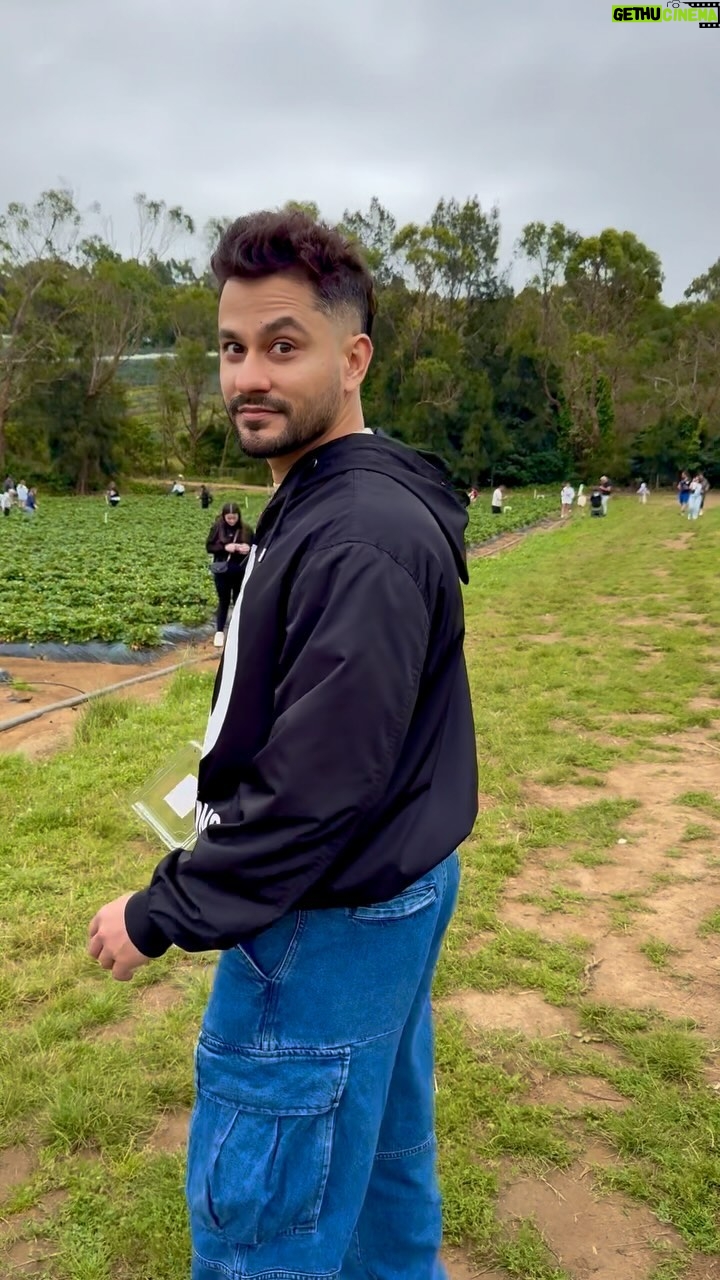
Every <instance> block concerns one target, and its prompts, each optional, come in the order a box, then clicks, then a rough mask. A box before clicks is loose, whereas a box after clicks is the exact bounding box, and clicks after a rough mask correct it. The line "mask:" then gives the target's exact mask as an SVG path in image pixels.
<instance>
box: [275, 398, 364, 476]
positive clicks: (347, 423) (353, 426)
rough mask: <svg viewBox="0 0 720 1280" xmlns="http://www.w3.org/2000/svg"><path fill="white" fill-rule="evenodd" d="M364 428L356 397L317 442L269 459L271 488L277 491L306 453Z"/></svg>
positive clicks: (314, 441)
mask: <svg viewBox="0 0 720 1280" xmlns="http://www.w3.org/2000/svg"><path fill="white" fill-rule="evenodd" d="M364 428H365V420H364V418H363V411H362V405H361V403H360V399H359V397H358V399H357V401H356V402H355V403H354V404H351V405H348V406H347V407H346V409H344V411H343V412H342V413H341V414H340V417H339V418H338V419H337V420H336V422H334V423H333V425H332V427H330V429H329V430H328V431H326V432H325V434H324V435H322V436H320V437H319V438H318V439H317V440H311V441H309V443H308V444H306V445H303V446H302V448H300V449H296V450H295V452H294V453H285V454H283V456H282V457H281V458H269V459H268V462H269V464H270V472H271V475H272V481H273V488H275V489H277V487H278V485H281V484H282V482H283V480H284V479H285V477H286V475H287V474H288V472H289V471H291V470H292V468H293V467H294V466H295V463H296V462H298V461H299V460H300V458H304V457H305V454H306V453H311V452H312V450H313V449H319V448H320V446H321V445H324V444H329V443H330V441H331V440H340V439H341V438H342V436H354V435H357V434H358V432H360V431H363V430H364Z"/></svg>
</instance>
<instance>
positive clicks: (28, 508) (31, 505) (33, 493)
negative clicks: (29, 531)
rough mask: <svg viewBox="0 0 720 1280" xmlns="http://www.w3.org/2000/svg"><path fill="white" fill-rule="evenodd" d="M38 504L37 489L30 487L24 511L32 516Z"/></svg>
mask: <svg viewBox="0 0 720 1280" xmlns="http://www.w3.org/2000/svg"><path fill="white" fill-rule="evenodd" d="M18 496H19V495H18ZM37 506H38V503H37V489H28V492H27V497H26V498H25V504H24V506H23V511H24V512H25V515H26V516H30V517H32V516H34V515H35V512H36V511H37Z"/></svg>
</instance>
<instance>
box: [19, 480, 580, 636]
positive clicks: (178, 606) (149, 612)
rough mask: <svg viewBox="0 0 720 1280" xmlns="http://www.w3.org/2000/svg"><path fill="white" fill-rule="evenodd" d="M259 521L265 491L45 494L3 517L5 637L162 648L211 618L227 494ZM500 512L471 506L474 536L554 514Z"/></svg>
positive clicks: (529, 498) (518, 495)
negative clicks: (208, 547)
mask: <svg viewBox="0 0 720 1280" xmlns="http://www.w3.org/2000/svg"><path fill="white" fill-rule="evenodd" d="M238 496H239V497H240V501H241V503H242V505H243V507H244V509H245V515H246V519H247V520H249V522H250V523H251V524H253V525H254V524H255V523H256V521H257V519H258V516H259V514H260V512H261V510H262V508H263V506H264V504H265V501H266V498H265V497H264V495H262V494H249V495H247V496H245V495H238V494H237V493H236V494H226V495H222V494H216V495H215V502H214V504H213V507H212V508H211V510H210V511H209V512H207V511H202V510H201V509H200V506H199V504H198V502H197V499H196V498H195V497H194V495H191V494H187V495H186V496H185V497H184V498H181V499H175V498H170V497H168V496H166V495H162V496H160V495H158V496H154V495H152V496H150V495H148V496H128V497H124V498H123V500H122V502H121V505H120V506H119V507H118V508H117V509H116V510H114V511H111V510H108V508H107V507H106V505H105V502H104V501H103V500H102V499H100V498H44V497H41V502H40V509H39V511H38V512H37V515H36V516H35V518H34V519H32V520H27V519H25V517H24V516H23V515H22V514H21V513H20V512H18V511H13V512H12V514H11V515H10V516H9V517H8V518H3V519H2V520H0V643H8V642H11V643H17V642H29V643H34V644H38V643H41V642H45V641H55V642H60V643H68V644H73V643H74V644H78V643H85V642H88V641H93V640H96V641H97V640H99V641H107V642H124V643H126V644H129V645H132V646H134V647H136V648H145V647H150V646H152V645H156V644H157V643H158V642H159V640H160V628H161V627H162V626H164V625H167V624H170V623H176V624H181V625H183V626H186V627H197V626H200V625H202V624H203V623H206V622H207V621H208V620H209V619H210V617H211V615H212V610H213V605H214V600H215V592H214V588H213V583H212V578H211V576H210V574H209V573H208V568H207V565H208V557H207V555H206V552H205V538H206V536H207V533H208V530H209V528H210V525H211V523H212V520H213V518H214V515H216V514H217V512H218V511H219V509H220V506H221V505H222V502H223V501H224V500H225V499H226V498H230V497H232V498H235V499H236V500H237V499H238ZM508 504H509V510H507V511H506V512H505V513H504V515H502V516H500V517H494V516H492V514H491V512H490V498H489V494H487V493H484V494H483V495H482V497H481V498H480V499H479V500H478V502H477V503H475V504H474V505H473V506H472V507H471V508H470V525H469V530H468V541H469V542H470V543H472V544H475V543H478V542H482V541H485V540H486V539H488V538H489V537H492V536H493V535H494V534H496V533H498V532H502V531H508V530H513V529H518V528H522V527H523V526H525V525H528V524H531V523H533V522H534V521H537V520H539V519H541V518H542V517H544V516H547V515H549V514H554V513H555V512H556V510H557V506H558V499H557V496H556V495H555V493H554V492H553V491H550V490H548V493H547V496H546V497H544V498H535V496H534V494H533V492H532V490H530V491H517V492H515V493H513V494H511V495H510V496H509V498H508Z"/></svg>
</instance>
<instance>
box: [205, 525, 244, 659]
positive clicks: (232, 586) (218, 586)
mask: <svg viewBox="0 0 720 1280" xmlns="http://www.w3.org/2000/svg"><path fill="white" fill-rule="evenodd" d="M254 537H255V531H254V530H253V529H251V528H250V525H247V524H243V520H242V516H241V514H240V508H239V506H238V505H237V503H236V502H226V503H225V506H224V507H223V509H222V511H221V512H220V515H219V516H218V518H217V520H216V521H215V523H214V525H213V527H212V529H211V530H210V533H209V534H208V539H207V542H206V544H205V545H206V547H207V550H208V551H209V552H210V554H211V555H212V558H213V559H212V564H211V565H210V572H211V573H212V575H213V578H214V580H215V590H216V591H217V595H218V608H217V620H216V624H215V625H216V631H215V639H214V640H213V644H214V645H215V648H216V649H222V647H223V645H224V643H225V626H226V624H227V619H228V613H229V612H230V605H231V604H234V603H235V601H236V600H237V598H238V595H239V594H240V587H241V585H242V580H243V577H244V576H245V566H246V564H247V558H248V555H249V554H250V547H251V545H252V542H253V539H254Z"/></svg>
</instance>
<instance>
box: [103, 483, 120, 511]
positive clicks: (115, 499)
mask: <svg viewBox="0 0 720 1280" xmlns="http://www.w3.org/2000/svg"><path fill="white" fill-rule="evenodd" d="M105 501H106V502H107V504H108V506H109V507H116V506H117V505H118V503H119V502H120V492H119V490H118V487H117V485H116V483H115V481H114V480H111V481H110V484H109V485H108V490H107V493H106V494H105Z"/></svg>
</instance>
